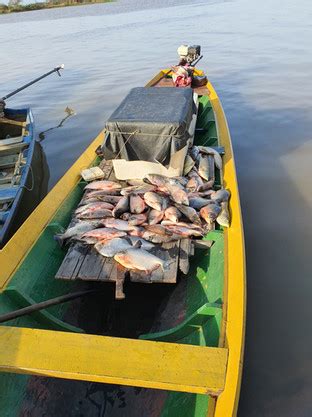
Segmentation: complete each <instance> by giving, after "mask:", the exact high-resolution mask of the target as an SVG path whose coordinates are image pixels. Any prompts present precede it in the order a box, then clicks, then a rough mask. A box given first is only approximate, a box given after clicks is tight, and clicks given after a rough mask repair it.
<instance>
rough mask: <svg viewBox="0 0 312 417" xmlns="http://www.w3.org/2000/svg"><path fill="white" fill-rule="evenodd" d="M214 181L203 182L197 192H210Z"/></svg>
mask: <svg viewBox="0 0 312 417" xmlns="http://www.w3.org/2000/svg"><path fill="white" fill-rule="evenodd" d="M214 182H215V179H214V178H212V179H211V180H209V181H207V182H205V183H204V184H203V185H201V186H199V187H198V191H207V190H210V189H211V188H212V187H213V185H214Z"/></svg>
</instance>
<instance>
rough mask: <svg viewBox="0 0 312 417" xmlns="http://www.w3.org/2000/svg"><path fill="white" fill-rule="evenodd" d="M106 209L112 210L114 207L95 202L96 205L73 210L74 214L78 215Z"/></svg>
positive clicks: (92, 204)
mask: <svg viewBox="0 0 312 417" xmlns="http://www.w3.org/2000/svg"><path fill="white" fill-rule="evenodd" d="M102 208H104V209H108V210H112V209H113V208H114V206H113V205H112V204H110V203H106V202H103V201H97V202H96V203H89V204H85V205H83V206H80V207H78V208H77V209H76V210H75V214H80V213H83V212H84V211H86V210H91V211H92V210H99V209H102Z"/></svg>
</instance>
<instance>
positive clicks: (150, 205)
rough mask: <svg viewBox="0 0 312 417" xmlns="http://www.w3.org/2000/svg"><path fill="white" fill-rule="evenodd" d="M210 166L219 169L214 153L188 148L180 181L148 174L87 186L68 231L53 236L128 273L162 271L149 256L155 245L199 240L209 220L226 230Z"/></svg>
mask: <svg viewBox="0 0 312 417" xmlns="http://www.w3.org/2000/svg"><path fill="white" fill-rule="evenodd" d="M215 168H217V169H219V170H220V171H221V170H222V160H221V156H220V154H219V153H218V152H217V151H216V150H215V149H214V148H209V147H203V146H193V147H192V148H190V151H189V153H188V155H187V157H186V160H185V165H184V172H183V174H184V175H183V176H181V177H175V178H169V177H165V176H162V175H156V174H150V175H147V176H146V178H144V180H128V181H127V182H126V183H124V182H123V183H124V184H125V185H124V186H123V185H122V184H121V183H119V182H116V181H108V180H102V181H93V182H90V183H89V184H88V185H87V186H86V187H85V193H84V196H83V199H82V200H81V202H80V204H79V207H78V208H77V210H76V211H75V213H74V219H73V221H72V222H71V225H70V227H69V228H68V229H67V230H66V231H65V233H63V234H61V235H57V236H56V238H57V240H59V241H60V242H61V243H63V242H68V241H71V240H76V241H80V242H84V243H85V244H88V245H94V247H95V249H96V250H97V251H98V252H99V253H100V254H101V255H103V256H105V257H113V258H114V259H115V260H116V261H117V262H118V263H119V264H121V265H122V266H123V267H125V268H126V269H128V270H135V271H140V272H145V273H147V274H149V273H151V272H153V271H154V270H156V269H158V268H161V269H163V270H164V269H165V268H166V265H165V262H164V261H163V260H162V259H160V258H158V257H157V256H155V255H153V254H152V253H150V251H151V250H152V249H153V248H154V247H155V245H157V244H162V243H167V242H172V241H177V240H180V239H184V238H192V239H193V238H202V237H203V236H204V235H205V234H206V233H207V232H208V231H209V230H211V229H213V227H214V222H215V221H216V222H217V223H219V224H220V225H222V226H225V227H228V226H229V211H228V200H229V197H230V193H229V191H228V190H226V189H219V190H214V189H213V186H214V182H215Z"/></svg>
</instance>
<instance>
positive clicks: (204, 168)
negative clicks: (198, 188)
mask: <svg viewBox="0 0 312 417" xmlns="http://www.w3.org/2000/svg"><path fill="white" fill-rule="evenodd" d="M198 173H199V175H200V176H201V177H202V178H203V179H204V180H206V181H208V180H209V159H208V155H199V165H198Z"/></svg>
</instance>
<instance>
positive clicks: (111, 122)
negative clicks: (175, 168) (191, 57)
mask: <svg viewBox="0 0 312 417" xmlns="http://www.w3.org/2000/svg"><path fill="white" fill-rule="evenodd" d="M195 111H196V106H195V105H194V101H193V90H192V89H191V88H171V87H164V88H159V87H149V88H145V87H138V88H133V89H132V90H131V91H130V93H129V94H128V95H127V97H126V98H125V99H124V100H123V101H122V103H121V104H120V105H119V107H118V108H117V109H116V110H115V111H114V113H113V114H112V115H111V117H110V118H109V119H108V121H107V123H106V126H105V127H106V131H107V134H106V137H105V140H104V143H103V146H102V150H103V153H104V157H105V158H106V159H113V158H115V157H116V156H117V157H118V158H121V159H126V160H129V161H135V160H141V161H151V162H155V160H156V161H158V162H161V163H162V164H163V165H167V164H168V163H169V160H170V156H171V154H173V153H175V152H177V151H178V150H180V149H181V148H183V147H184V146H185V145H186V144H187V140H188V139H189V138H190V135H189V132H188V129H189V126H190V122H191V120H192V116H193V113H194V112H195Z"/></svg>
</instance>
